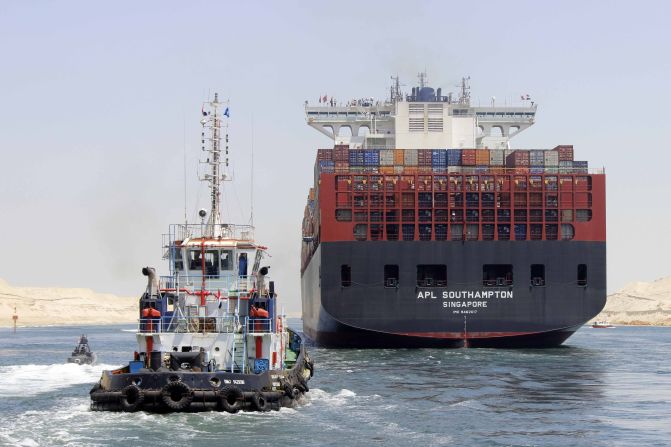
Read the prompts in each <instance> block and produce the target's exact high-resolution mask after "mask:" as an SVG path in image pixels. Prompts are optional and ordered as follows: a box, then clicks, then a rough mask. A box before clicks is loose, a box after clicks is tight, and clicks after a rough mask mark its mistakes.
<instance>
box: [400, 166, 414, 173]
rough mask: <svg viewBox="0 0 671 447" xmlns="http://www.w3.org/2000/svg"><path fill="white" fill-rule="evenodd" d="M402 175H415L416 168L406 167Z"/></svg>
mask: <svg viewBox="0 0 671 447" xmlns="http://www.w3.org/2000/svg"><path fill="white" fill-rule="evenodd" d="M403 173H404V174H417V166H406V167H405V168H404V169H403Z"/></svg>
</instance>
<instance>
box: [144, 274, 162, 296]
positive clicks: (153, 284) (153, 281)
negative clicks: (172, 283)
mask: <svg viewBox="0 0 671 447" xmlns="http://www.w3.org/2000/svg"><path fill="white" fill-rule="evenodd" d="M142 274H143V275H144V276H146V277H147V291H146V293H147V296H150V297H151V296H155V295H157V294H158V277H157V276H156V269H155V268H154V267H142Z"/></svg>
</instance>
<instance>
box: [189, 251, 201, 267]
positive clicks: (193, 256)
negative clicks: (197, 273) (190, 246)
mask: <svg viewBox="0 0 671 447" xmlns="http://www.w3.org/2000/svg"><path fill="white" fill-rule="evenodd" d="M202 268H203V264H202V261H201V259H200V250H189V270H200V269H202Z"/></svg>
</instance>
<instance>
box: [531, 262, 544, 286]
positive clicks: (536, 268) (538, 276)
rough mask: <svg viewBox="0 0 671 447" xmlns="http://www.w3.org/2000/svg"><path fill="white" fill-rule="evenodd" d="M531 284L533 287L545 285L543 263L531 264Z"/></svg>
mask: <svg viewBox="0 0 671 447" xmlns="http://www.w3.org/2000/svg"><path fill="white" fill-rule="evenodd" d="M531 285H532V286H534V287H541V286H544V285H545V264H531Z"/></svg>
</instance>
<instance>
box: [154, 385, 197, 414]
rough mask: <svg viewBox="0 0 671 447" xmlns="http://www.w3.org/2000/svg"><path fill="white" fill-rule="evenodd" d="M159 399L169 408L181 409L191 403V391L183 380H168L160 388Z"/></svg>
mask: <svg viewBox="0 0 671 447" xmlns="http://www.w3.org/2000/svg"><path fill="white" fill-rule="evenodd" d="M161 399H163V403H164V404H166V405H167V406H168V407H169V408H170V409H171V410H174V411H181V410H184V409H186V408H187V407H188V406H189V405H191V401H192V400H193V392H192V391H191V388H189V386H188V385H187V384H186V383H184V382H170V383H168V384H167V385H166V386H164V387H163V389H162V390H161Z"/></svg>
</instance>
